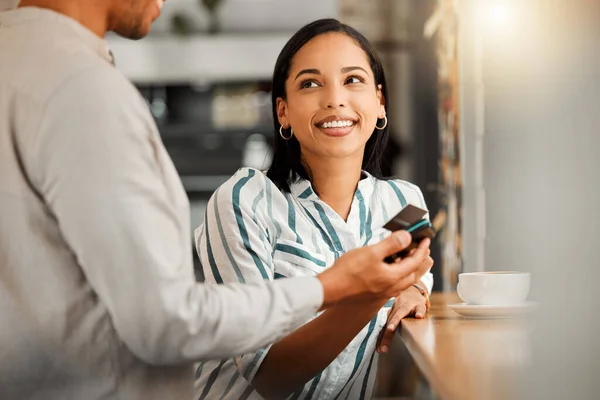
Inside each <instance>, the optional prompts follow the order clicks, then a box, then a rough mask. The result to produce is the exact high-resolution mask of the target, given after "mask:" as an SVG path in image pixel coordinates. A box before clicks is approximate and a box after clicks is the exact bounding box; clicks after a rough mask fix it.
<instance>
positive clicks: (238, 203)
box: [195, 169, 314, 382]
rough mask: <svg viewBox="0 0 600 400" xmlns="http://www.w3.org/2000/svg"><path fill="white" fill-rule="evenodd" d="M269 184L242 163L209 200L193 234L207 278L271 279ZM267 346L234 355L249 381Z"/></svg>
mask: <svg viewBox="0 0 600 400" xmlns="http://www.w3.org/2000/svg"><path fill="white" fill-rule="evenodd" d="M267 184H268V183H266V180H265V178H264V176H263V173H262V172H260V171H258V170H254V169H241V170H239V171H238V172H237V173H236V174H235V175H234V176H233V177H232V178H231V179H230V180H229V181H228V182H226V183H225V184H224V185H223V186H221V187H220V188H219V189H218V190H217V192H216V193H215V194H214V195H213V196H212V198H211V199H210V201H209V202H208V205H207V210H206V215H205V220H204V223H203V224H202V225H201V226H200V227H199V228H198V229H197V230H196V234H195V236H196V247H197V250H198V255H199V257H200V260H201V263H202V267H203V270H204V276H205V277H206V280H207V282H212V283H229V282H242V283H246V284H256V283H258V282H263V281H273V279H274V268H273V258H272V254H273V246H272V244H271V242H270V240H269V238H270V236H271V232H269V229H268V228H267V227H266V226H265V224H264V223H263V222H262V221H264V218H266V212H265V209H266V207H267V205H266V202H267V201H268V198H270V196H268V195H267V194H266V190H267V188H266V185H267ZM271 189H272V188H271ZM285 280H287V279H283V281H285ZM313 316H314V315H313ZM308 319H309V318H306V320H308ZM269 348H270V346H267V347H264V348H262V349H259V350H258V351H256V352H250V353H246V354H243V355H241V356H240V357H237V358H236V359H235V364H236V366H237V368H238V371H239V372H240V374H241V375H242V376H243V377H244V378H245V379H246V380H247V381H248V382H251V381H252V379H253V378H254V375H255V374H256V372H257V371H258V368H259V366H260V364H261V363H262V361H263V360H264V358H265V356H266V354H267V352H268V349H269Z"/></svg>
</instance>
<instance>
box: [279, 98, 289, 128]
mask: <svg viewBox="0 0 600 400" xmlns="http://www.w3.org/2000/svg"><path fill="white" fill-rule="evenodd" d="M276 108H277V119H278V120H279V125H281V126H283V127H284V128H285V129H287V128H289V127H290V122H289V118H288V113H287V103H286V101H285V100H284V99H283V98H281V97H278V98H277V103H276Z"/></svg>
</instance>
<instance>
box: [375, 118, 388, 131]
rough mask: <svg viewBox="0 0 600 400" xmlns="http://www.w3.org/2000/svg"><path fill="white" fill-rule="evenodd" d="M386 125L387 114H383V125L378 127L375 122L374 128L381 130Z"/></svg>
mask: <svg viewBox="0 0 600 400" xmlns="http://www.w3.org/2000/svg"><path fill="white" fill-rule="evenodd" d="M386 126H387V115H384V116H383V126H382V127H381V128H380V127H378V126H377V124H375V129H377V130H379V131H382V130H384V129H385V127H386Z"/></svg>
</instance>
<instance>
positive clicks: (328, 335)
mask: <svg viewBox="0 0 600 400" xmlns="http://www.w3.org/2000/svg"><path fill="white" fill-rule="evenodd" d="M387 300H388V299H382V300H379V301H372V302H369V303H360V304H351V305H343V306H336V307H332V308H330V309H328V310H327V311H325V312H324V313H323V314H321V315H320V316H319V317H317V318H315V319H314V320H312V321H311V322H309V323H307V324H306V325H304V326H302V327H301V328H299V329H297V330H296V331H294V332H292V333H291V334H290V335H288V336H286V337H285V338H283V339H281V340H280V341H278V342H276V343H275V344H274V345H273V346H272V347H271V349H270V350H269V352H268V353H267V355H266V357H265V359H264V361H263V362H262V364H261V366H260V368H259V370H258V372H257V373H256V376H255V378H254V380H253V381H252V386H253V387H254V388H255V389H256V390H257V391H258V392H259V393H260V394H261V396H263V397H264V398H266V399H279V398H285V397H286V396H288V395H289V394H290V393H292V392H293V391H294V390H296V389H297V388H298V387H300V386H302V385H304V384H305V383H306V382H308V381H309V380H310V379H312V378H313V377H314V376H315V375H317V374H318V373H319V372H321V371H322V370H323V369H325V368H326V367H327V366H328V365H329V364H330V363H331V362H332V361H333V360H334V359H335V358H336V357H337V356H338V355H339V354H340V353H341V352H342V350H344V349H345V348H346V346H348V344H349V343H350V342H351V341H352V339H354V337H355V336H356V335H357V334H358V333H359V332H360V331H361V330H362V329H363V328H364V327H365V325H366V324H367V323H368V322H369V321H370V320H371V319H372V318H373V317H374V316H375V315H376V314H377V312H378V311H379V310H380V309H381V307H382V306H383V305H384V304H385V303H386V302H387Z"/></svg>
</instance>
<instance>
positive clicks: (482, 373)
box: [400, 293, 530, 400]
mask: <svg viewBox="0 0 600 400" xmlns="http://www.w3.org/2000/svg"><path fill="white" fill-rule="evenodd" d="M452 303H460V299H459V298H458V296H457V295H456V294H454V293H451V294H442V293H434V294H433V295H432V296H431V309H430V311H429V314H428V316H427V317H426V318H425V319H422V320H417V319H412V318H407V319H404V320H403V321H402V326H401V329H400V335H401V337H402V340H403V341H404V343H405V344H406V347H407V348H408V351H409V352H410V355H411V356H412V358H413V360H414V362H415V363H416V365H417V366H418V368H419V369H420V371H421V373H422V374H423V375H424V376H425V378H426V379H427V381H428V382H429V385H430V386H431V388H432V389H433V390H434V392H435V393H436V395H437V396H439V397H440V398H441V399H442V400H488V399H513V398H515V397H516V395H515V390H516V386H517V384H518V382H517V378H518V377H519V376H522V373H523V371H524V370H525V369H526V368H527V365H528V364H529V362H530V353H529V344H528V332H527V328H526V326H525V320H523V319H467V318H464V317H461V316H460V315H458V314H456V313H455V312H454V311H452V310H451V309H449V308H447V304H452Z"/></svg>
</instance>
